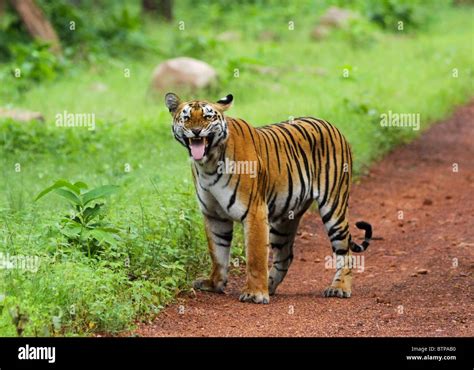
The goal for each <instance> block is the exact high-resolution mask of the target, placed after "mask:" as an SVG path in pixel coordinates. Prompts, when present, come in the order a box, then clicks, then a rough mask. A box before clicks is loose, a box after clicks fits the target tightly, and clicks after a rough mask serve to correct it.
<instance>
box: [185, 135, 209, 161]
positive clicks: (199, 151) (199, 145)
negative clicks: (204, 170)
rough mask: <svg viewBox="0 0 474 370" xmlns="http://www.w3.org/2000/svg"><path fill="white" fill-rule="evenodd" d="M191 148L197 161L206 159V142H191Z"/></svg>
mask: <svg viewBox="0 0 474 370" xmlns="http://www.w3.org/2000/svg"><path fill="white" fill-rule="evenodd" d="M189 146H190V147H191V155H192V156H193V158H194V159H195V160H196V161H199V160H201V159H202V157H204V151H205V149H206V143H205V140H199V141H198V140H191V143H190V144H189Z"/></svg>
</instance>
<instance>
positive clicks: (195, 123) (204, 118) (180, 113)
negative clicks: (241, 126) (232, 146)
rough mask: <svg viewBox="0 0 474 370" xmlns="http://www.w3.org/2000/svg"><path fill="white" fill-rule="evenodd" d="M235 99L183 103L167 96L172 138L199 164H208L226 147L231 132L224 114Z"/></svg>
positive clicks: (174, 96)
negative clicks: (220, 148)
mask: <svg viewBox="0 0 474 370" xmlns="http://www.w3.org/2000/svg"><path fill="white" fill-rule="evenodd" d="M232 100H233V97H232V95H227V96H226V97H225V98H222V99H221V100H219V101H218V102H217V103H209V102H207V101H201V100H192V101H189V102H182V101H181V100H180V98H179V97H178V96H177V95H176V94H173V93H168V94H166V95H165V103H166V106H167V107H168V109H169V111H170V113H171V115H172V116H173V135H174V137H175V139H176V140H178V141H179V142H180V143H181V144H182V145H183V146H185V147H186V148H187V149H188V151H189V156H190V157H192V158H193V160H195V161H198V162H201V163H202V162H206V161H207V160H208V159H209V157H210V156H211V155H212V153H213V152H214V151H216V149H217V148H218V147H219V146H220V145H221V144H223V143H225V141H226V139H227V136H228V131H227V122H226V120H225V117H224V111H225V110H227V109H228V108H229V107H230V106H231V105H232Z"/></svg>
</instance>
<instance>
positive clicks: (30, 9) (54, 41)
mask: <svg viewBox="0 0 474 370" xmlns="http://www.w3.org/2000/svg"><path fill="white" fill-rule="evenodd" d="M10 2H11V4H12V6H13V7H14V8H15V10H16V12H17V13H18V15H19V16H20V18H21V20H22V21H23V23H24V24H25V26H26V29H27V30H28V33H29V34H30V35H31V36H33V37H37V38H39V39H41V40H44V41H47V42H49V43H51V51H53V52H55V53H60V52H61V45H60V43H59V38H58V35H57V34H56V31H55V30H54V28H53V26H52V25H51V23H49V21H48V19H47V18H46V16H45V15H44V13H43V11H42V10H41V9H40V8H39V7H38V6H37V5H36V4H35V2H34V0H10Z"/></svg>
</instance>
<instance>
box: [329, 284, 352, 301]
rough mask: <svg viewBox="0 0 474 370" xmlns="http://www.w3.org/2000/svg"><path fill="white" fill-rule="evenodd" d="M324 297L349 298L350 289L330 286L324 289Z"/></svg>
mask: <svg viewBox="0 0 474 370" xmlns="http://www.w3.org/2000/svg"><path fill="white" fill-rule="evenodd" d="M324 297H337V298H350V297H351V290H350V289H344V288H341V287H335V286H330V287H327V288H326V289H325V290H324Z"/></svg>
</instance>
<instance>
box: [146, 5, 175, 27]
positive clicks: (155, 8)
mask: <svg viewBox="0 0 474 370" xmlns="http://www.w3.org/2000/svg"><path fill="white" fill-rule="evenodd" d="M142 8H143V11H144V12H146V13H155V14H159V15H161V16H162V17H164V18H165V19H166V20H167V21H168V22H169V21H172V20H173V0H142Z"/></svg>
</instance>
